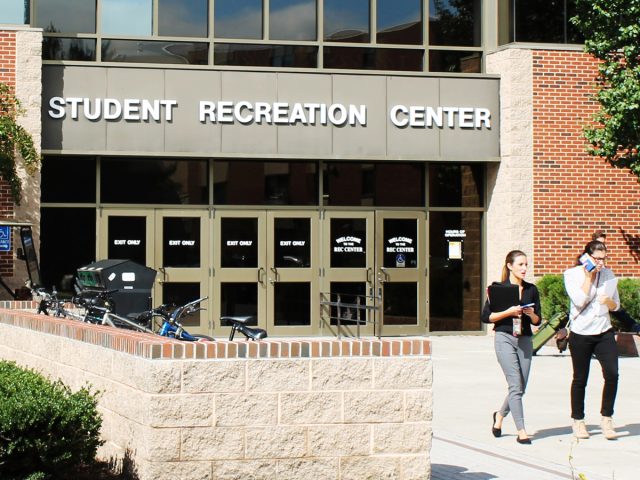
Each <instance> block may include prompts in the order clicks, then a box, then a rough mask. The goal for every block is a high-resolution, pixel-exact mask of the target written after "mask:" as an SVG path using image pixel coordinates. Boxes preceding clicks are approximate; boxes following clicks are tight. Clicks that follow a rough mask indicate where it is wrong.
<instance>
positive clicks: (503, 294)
mask: <svg viewBox="0 0 640 480" xmlns="http://www.w3.org/2000/svg"><path fill="white" fill-rule="evenodd" d="M519 290H520V289H519V287H518V285H503V284H500V283H493V284H491V285H489V289H488V294H489V308H491V311H492V312H503V311H505V310H507V309H508V308H511V307H513V306H514V305H520V291H519Z"/></svg>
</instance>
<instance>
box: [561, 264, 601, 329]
mask: <svg viewBox="0 0 640 480" xmlns="http://www.w3.org/2000/svg"><path fill="white" fill-rule="evenodd" d="M599 283H600V272H598V273H597V275H596V290H597V289H598V285H599ZM597 296H598V292H597V291H596V294H595V295H594V296H593V297H591V298H590V299H589V301H588V302H587V303H585V304H584V305H583V307H582V308H581V309H580V311H579V312H578V313H576V316H575V317H573V318H570V319H569V321H568V322H567V324H566V325H565V326H564V328H566V329H567V332H569V331H571V329H570V328H569V327H570V326H571V322H572V321H573V320H575V319H576V318H578V317H579V316H580V314H581V313H582V312H584V311H585V310H586V309H587V307H588V306H589V305H591V304H592V303H593V301H594V300H595V299H596V297H597Z"/></svg>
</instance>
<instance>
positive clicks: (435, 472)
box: [431, 463, 498, 480]
mask: <svg viewBox="0 0 640 480" xmlns="http://www.w3.org/2000/svg"><path fill="white" fill-rule="evenodd" d="M493 478H498V477H497V476H495V475H493V474H491V473H485V472H470V471H468V469H467V468H465V467H458V466H456V465H445V464H442V463H434V464H432V465H431V480H453V479H456V480H458V479H460V480H491V479H493Z"/></svg>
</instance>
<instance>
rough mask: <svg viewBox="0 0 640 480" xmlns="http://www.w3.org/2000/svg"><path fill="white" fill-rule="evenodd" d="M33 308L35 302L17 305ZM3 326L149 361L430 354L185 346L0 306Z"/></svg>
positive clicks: (369, 345) (287, 341)
mask: <svg viewBox="0 0 640 480" xmlns="http://www.w3.org/2000/svg"><path fill="white" fill-rule="evenodd" d="M15 304H16V306H15V307H16V308H35V302H30V301H29V302H15ZM0 324H5V325H12V326H15V327H19V328H27V329H29V330H34V331H37V332H42V333H47V334H50V335H56V336H59V337H63V338H70V339H72V340H77V341H81V342H85V343H91V344H93V345H101V346H103V347H105V348H109V349H112V350H116V351H119V352H124V353H128V354H130V355H135V356H137V357H142V358H147V359H163V360H178V359H235V358H255V359H259V358H271V359H276V358H327V357H329V358H331V357H401V356H419V355H430V354H431V341H430V340H428V339H426V338H418V337H414V338H397V337H393V338H383V339H380V340H378V339H377V338H366V339H363V338H360V339H352V338H348V339H341V340H337V339H325V338H308V339H307V338H268V339H266V340H263V341H261V342H247V341H244V340H239V341H237V342H229V341H228V340H216V341H215V342H183V341H180V340H174V339H169V338H165V337H160V336H157V335H151V334H147V333H141V332H133V331H129V330H124V329H118V328H113V327H107V326H102V325H92V324H88V323H82V322H78V321H77V320H70V319H66V318H56V317H51V316H46V315H37V314H35V313H31V312H27V311H25V310H18V309H7V308H0Z"/></svg>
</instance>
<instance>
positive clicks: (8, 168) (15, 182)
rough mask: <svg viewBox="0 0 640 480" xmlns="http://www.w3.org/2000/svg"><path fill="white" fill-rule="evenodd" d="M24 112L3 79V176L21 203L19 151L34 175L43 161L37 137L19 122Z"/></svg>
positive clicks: (0, 108)
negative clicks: (35, 140)
mask: <svg viewBox="0 0 640 480" xmlns="http://www.w3.org/2000/svg"><path fill="white" fill-rule="evenodd" d="M23 113H24V111H23V110H22V108H21V107H20V102H19V101H18V99H17V98H16V97H15V95H14V94H13V92H12V91H11V89H10V88H9V86H7V85H6V84H4V83H2V82H0V177H2V178H3V179H4V180H5V181H6V182H7V183H8V184H9V188H10V189H11V196H12V198H13V200H14V202H16V204H18V205H20V201H21V200H22V181H21V180H20V177H19V176H18V171H17V163H16V162H17V158H18V155H17V154H20V157H21V158H22V161H23V163H24V167H25V170H26V171H27V173H28V174H30V175H32V174H33V173H34V172H35V171H36V170H37V168H38V165H39V163H40V156H39V155H38V152H37V151H36V149H35V146H34V144H33V138H32V137H31V135H30V134H29V132H27V131H26V130H25V129H24V128H23V127H21V126H20V125H18V122H17V119H18V116H20V115H22V114H23Z"/></svg>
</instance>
